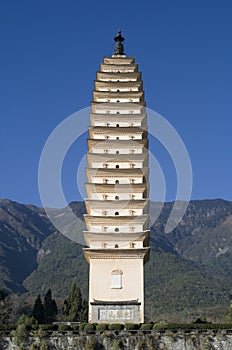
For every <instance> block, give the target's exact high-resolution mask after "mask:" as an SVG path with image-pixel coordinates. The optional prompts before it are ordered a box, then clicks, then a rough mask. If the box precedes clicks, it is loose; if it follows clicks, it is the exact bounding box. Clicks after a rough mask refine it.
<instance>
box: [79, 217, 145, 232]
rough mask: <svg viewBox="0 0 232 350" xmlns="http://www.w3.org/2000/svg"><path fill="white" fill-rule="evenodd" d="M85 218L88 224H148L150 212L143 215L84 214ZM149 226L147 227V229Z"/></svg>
mask: <svg viewBox="0 0 232 350" xmlns="http://www.w3.org/2000/svg"><path fill="white" fill-rule="evenodd" d="M84 220H85V223H86V225H87V226H89V224H98V225H102V226H115V225H116V226H124V225H127V224H128V225H132V224H144V225H145V224H148V222H149V214H143V215H137V216H134V215H130V216H120V215H117V216H107V215H104V216H93V215H88V214H84ZM146 229H148V228H145V230H146Z"/></svg>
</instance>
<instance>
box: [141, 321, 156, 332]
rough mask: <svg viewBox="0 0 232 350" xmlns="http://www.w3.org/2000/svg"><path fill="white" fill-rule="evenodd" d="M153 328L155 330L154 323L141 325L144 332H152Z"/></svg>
mask: <svg viewBox="0 0 232 350" xmlns="http://www.w3.org/2000/svg"><path fill="white" fill-rule="evenodd" d="M152 328H153V324H152V323H143V324H141V327H140V329H141V330H142V331H150V330H151V329H152Z"/></svg>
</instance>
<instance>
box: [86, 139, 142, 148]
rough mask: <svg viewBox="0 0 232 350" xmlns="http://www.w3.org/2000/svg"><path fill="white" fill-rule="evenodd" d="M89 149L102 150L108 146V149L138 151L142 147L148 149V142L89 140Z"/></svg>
mask: <svg viewBox="0 0 232 350" xmlns="http://www.w3.org/2000/svg"><path fill="white" fill-rule="evenodd" d="M87 142H88V147H89V150H90V149H91V148H92V147H96V148H98V147H99V148H101V149H102V147H103V146H107V148H112V149H120V148H129V149H136V148H139V149H141V147H145V148H147V147H148V140H147V139H142V140H96V139H88V140H87Z"/></svg>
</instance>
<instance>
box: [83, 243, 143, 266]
mask: <svg viewBox="0 0 232 350" xmlns="http://www.w3.org/2000/svg"><path fill="white" fill-rule="evenodd" d="M83 252H84V256H85V258H86V260H87V261H88V262H90V259H115V258H116V257H117V259H144V263H146V262H147V261H148V259H149V253H150V248H149V247H146V248H139V249H136V248H132V249H131V248H128V249H119V248H118V249H107V248H103V249H94V248H83Z"/></svg>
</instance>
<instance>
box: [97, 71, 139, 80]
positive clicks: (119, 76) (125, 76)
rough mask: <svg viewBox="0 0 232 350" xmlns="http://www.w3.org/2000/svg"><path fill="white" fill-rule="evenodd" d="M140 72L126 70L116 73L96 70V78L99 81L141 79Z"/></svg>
mask: <svg viewBox="0 0 232 350" xmlns="http://www.w3.org/2000/svg"><path fill="white" fill-rule="evenodd" d="M141 77H142V74H141V72H127V73H116V72H100V71H99V72H97V73H96V78H97V79H96V80H99V81H109V80H110V81H136V80H141Z"/></svg>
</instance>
